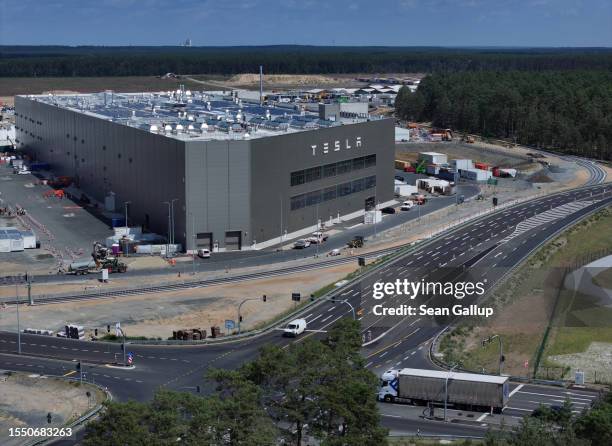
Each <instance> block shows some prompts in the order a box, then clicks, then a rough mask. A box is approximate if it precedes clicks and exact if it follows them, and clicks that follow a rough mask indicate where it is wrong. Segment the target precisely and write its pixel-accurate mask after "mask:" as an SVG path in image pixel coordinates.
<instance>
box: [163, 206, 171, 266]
mask: <svg viewBox="0 0 612 446" xmlns="http://www.w3.org/2000/svg"><path fill="white" fill-rule="evenodd" d="M162 204H167V205H168V237H167V238H166V258H168V257H169V255H170V227H171V225H172V223H171V220H170V218H171V217H170V202H169V201H162Z"/></svg>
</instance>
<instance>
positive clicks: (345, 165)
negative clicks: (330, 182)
mask: <svg viewBox="0 0 612 446" xmlns="http://www.w3.org/2000/svg"><path fill="white" fill-rule="evenodd" d="M337 166H338V167H337V171H338V175H342V174H343V173H349V172H350V171H351V167H352V166H353V161H352V160H346V161H340V162H339V163H338V165H337Z"/></svg>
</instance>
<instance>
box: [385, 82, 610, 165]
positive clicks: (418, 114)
mask: <svg viewBox="0 0 612 446" xmlns="http://www.w3.org/2000/svg"><path fill="white" fill-rule="evenodd" d="M396 111H397V114H398V116H400V117H401V118H403V119H407V120H411V121H431V122H432V124H433V125H434V126H436V127H442V128H452V129H455V130H458V131H461V132H466V133H477V134H481V135H483V136H485V137H486V136H488V137H495V138H504V139H508V140H510V141H514V142H516V143H520V144H526V145H531V146H537V147H545V148H550V149H553V150H558V151H560V152H564V153H570V154H575V155H581V156H587V157H593V158H599V159H605V160H611V159H612V149H611V147H610V145H611V144H612V72H611V71H609V70H605V71H604V70H590V71H583V70H569V71H546V72H536V71H476V72H456V73H433V74H431V75H429V76H427V77H425V78H424V79H423V80H422V82H421V84H420V85H419V88H418V90H417V91H416V93H410V91H409V90H408V89H407V88H402V89H401V90H400V92H399V94H398V96H397V99H396Z"/></svg>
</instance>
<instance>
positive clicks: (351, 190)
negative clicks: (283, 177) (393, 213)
mask: <svg viewBox="0 0 612 446" xmlns="http://www.w3.org/2000/svg"><path fill="white" fill-rule="evenodd" d="M375 186H376V176H375V175H374V176H371V177H366V178H359V179H358V180H354V181H347V182H346V183H342V184H337V185H335V186H331V187H326V188H325V189H319V190H315V191H312V192H308V193H306V194H300V195H296V196H295V197H291V210H292V211H295V210H297V209H302V208H305V207H308V206H314V205H317V204H319V203H323V202H325V201H330V200H335V199H336V198H339V197H345V196H347V195H351V194H356V193H358V192H361V191H364V190H368V189H372V188H374V187H375Z"/></svg>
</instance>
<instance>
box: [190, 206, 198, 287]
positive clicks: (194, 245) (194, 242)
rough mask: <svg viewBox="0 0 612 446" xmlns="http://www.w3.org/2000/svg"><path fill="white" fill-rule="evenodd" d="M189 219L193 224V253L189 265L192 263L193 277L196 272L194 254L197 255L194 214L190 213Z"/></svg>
mask: <svg viewBox="0 0 612 446" xmlns="http://www.w3.org/2000/svg"><path fill="white" fill-rule="evenodd" d="M191 217H192V224H193V229H192V232H193V248H192V251H193V252H192V258H191V263H192V266H193V275H194V276H195V273H196V271H195V270H196V267H195V258H196V253H197V237H196V229H195V227H196V226H195V214H193V213H192V214H191Z"/></svg>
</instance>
